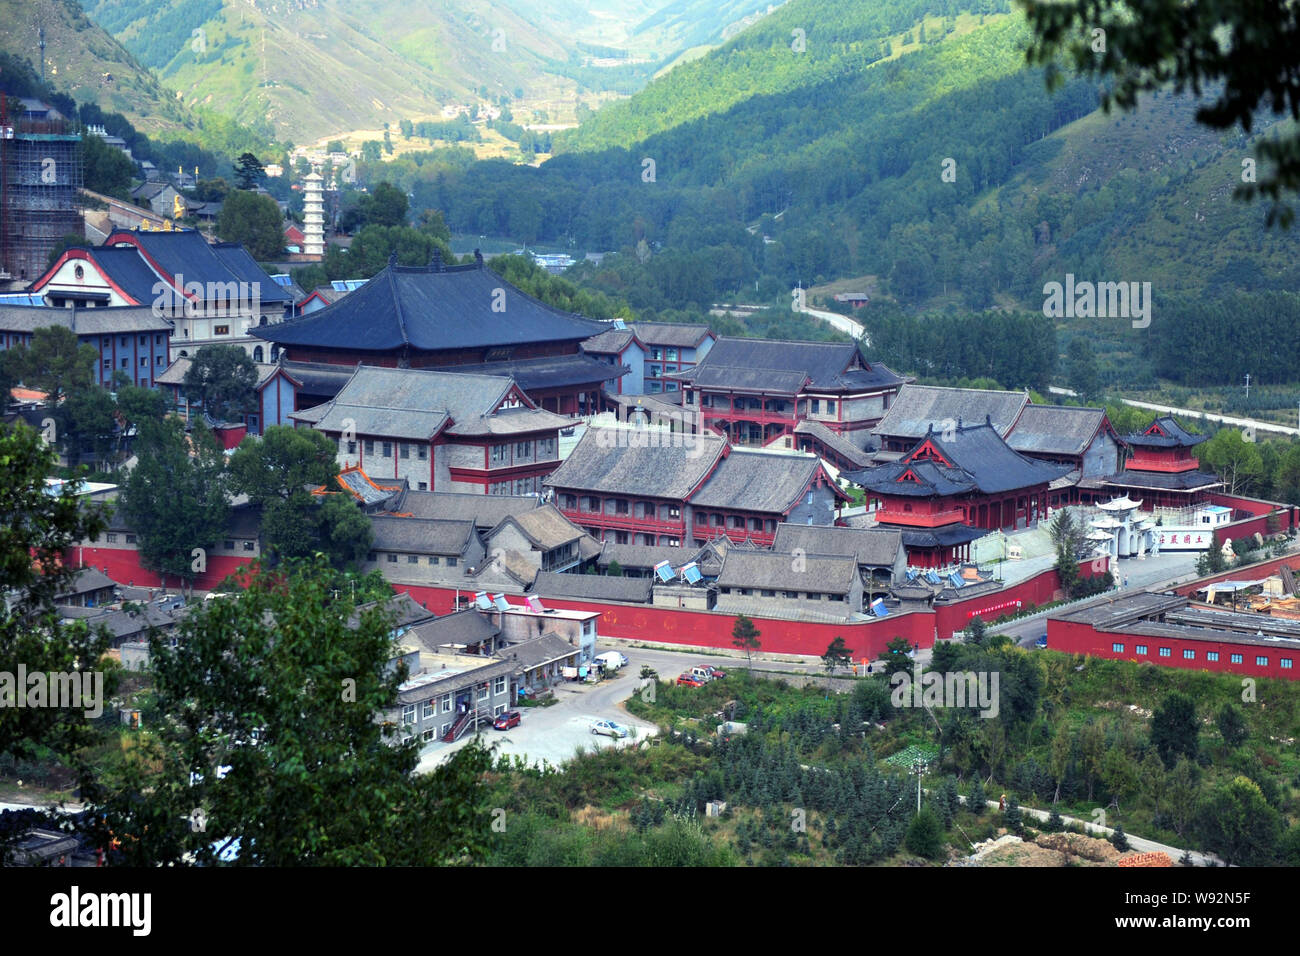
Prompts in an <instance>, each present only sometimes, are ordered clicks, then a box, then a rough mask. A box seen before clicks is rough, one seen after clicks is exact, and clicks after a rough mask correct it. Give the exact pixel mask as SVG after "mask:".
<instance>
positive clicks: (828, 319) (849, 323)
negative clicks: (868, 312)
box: [799, 306, 871, 345]
mask: <svg viewBox="0 0 1300 956" xmlns="http://www.w3.org/2000/svg"><path fill="white" fill-rule="evenodd" d="M799 311H800V312H802V313H804V314H805V315H811V316H812V317H813V318H814V319H821V320H822V321H823V322H825V323H826V324H827V325H831V326H833V327H835V328H837V329H839V330H840V331H841V332H846V333H848V334H849V335H851V336H853V337H854V338H855V339H861V340H862V344H863V345H870V344H871V339H870V338H869V337H868V336H867V329H866V326H864V325H863V324H862V323H861V322H858V321H855V320H854V319H850V318H849V317H848V316H847V315H840V314H839V313H838V312H827V311H826V310H824V309H810V308H808V307H807V306H805V307H804V308H802V309H800V310H799Z"/></svg>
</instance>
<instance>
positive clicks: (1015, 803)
mask: <svg viewBox="0 0 1300 956" xmlns="http://www.w3.org/2000/svg"><path fill="white" fill-rule="evenodd" d="M1002 823H1003V825H1004V826H1005V827H1006V828H1007V829H1008V830H1009V831H1010V832H1012V833H1014V834H1016V836H1020V835H1021V834H1022V833H1024V830H1025V814H1024V811H1023V810H1021V809H1020V801H1019V800H1017V799H1016V798H1015V797H1008V798H1007V808H1006V810H1005V811H1003V814H1002Z"/></svg>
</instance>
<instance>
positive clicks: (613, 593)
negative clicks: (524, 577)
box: [532, 571, 654, 604]
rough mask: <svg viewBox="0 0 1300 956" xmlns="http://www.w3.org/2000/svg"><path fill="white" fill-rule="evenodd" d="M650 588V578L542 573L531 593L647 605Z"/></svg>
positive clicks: (651, 581) (543, 595)
mask: <svg viewBox="0 0 1300 956" xmlns="http://www.w3.org/2000/svg"><path fill="white" fill-rule="evenodd" d="M653 587H654V581H653V580H652V579H651V578H629V577H613V578H611V577H609V576H608V575H604V574H558V573H556V572H554V571H542V572H540V573H539V574H538V575H537V580H535V581H534V582H533V587H532V593H534V594H536V595H538V596H540V597H555V598H573V599H576V600H593V601H602V600H603V601H627V602H629V603H634V604H649V603H650V592H651V589H652V588H653Z"/></svg>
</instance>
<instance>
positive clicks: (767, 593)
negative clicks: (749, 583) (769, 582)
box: [763, 590, 776, 597]
mask: <svg viewBox="0 0 1300 956" xmlns="http://www.w3.org/2000/svg"><path fill="white" fill-rule="evenodd" d="M763 597H776V592H775V591H767V590H765V591H763Z"/></svg>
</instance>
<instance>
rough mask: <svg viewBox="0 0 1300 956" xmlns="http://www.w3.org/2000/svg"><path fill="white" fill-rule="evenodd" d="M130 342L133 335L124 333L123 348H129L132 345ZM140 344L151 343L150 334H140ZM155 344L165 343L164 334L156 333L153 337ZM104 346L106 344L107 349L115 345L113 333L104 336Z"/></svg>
mask: <svg viewBox="0 0 1300 956" xmlns="http://www.w3.org/2000/svg"><path fill="white" fill-rule="evenodd" d="M130 344H131V336H129V335H124V336H122V342H121V345H122V348H127V347H128V346H130ZM140 344H141V345H148V344H149V336H147V335H142V336H140ZM153 344H154V345H162V344H163V337H162V335H155V336H154V337H153ZM103 346H104V348H106V349H111V348H112V347H113V336H111V335H106V336H104V341H103Z"/></svg>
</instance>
